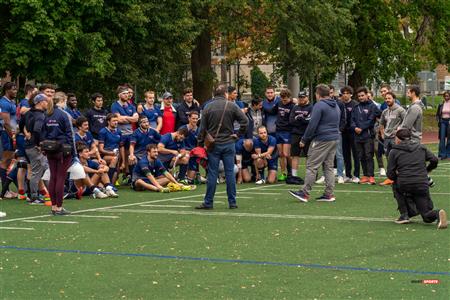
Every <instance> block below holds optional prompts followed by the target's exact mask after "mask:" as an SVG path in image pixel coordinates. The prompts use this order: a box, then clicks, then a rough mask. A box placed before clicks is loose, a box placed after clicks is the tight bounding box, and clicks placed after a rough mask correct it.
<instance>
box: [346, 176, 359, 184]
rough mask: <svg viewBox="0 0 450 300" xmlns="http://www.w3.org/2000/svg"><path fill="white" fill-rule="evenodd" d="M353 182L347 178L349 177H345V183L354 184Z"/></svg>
mask: <svg viewBox="0 0 450 300" xmlns="http://www.w3.org/2000/svg"><path fill="white" fill-rule="evenodd" d="M355 178H356V177H355ZM352 182H353V181H352V179H351V178H350V177H347V176H345V177H344V183H352Z"/></svg>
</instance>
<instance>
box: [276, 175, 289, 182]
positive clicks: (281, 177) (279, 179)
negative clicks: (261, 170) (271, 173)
mask: <svg viewBox="0 0 450 300" xmlns="http://www.w3.org/2000/svg"><path fill="white" fill-rule="evenodd" d="M286 178H287V176H286V174H284V173H283V174H279V175H278V177H277V180H278V181H285V180H286Z"/></svg>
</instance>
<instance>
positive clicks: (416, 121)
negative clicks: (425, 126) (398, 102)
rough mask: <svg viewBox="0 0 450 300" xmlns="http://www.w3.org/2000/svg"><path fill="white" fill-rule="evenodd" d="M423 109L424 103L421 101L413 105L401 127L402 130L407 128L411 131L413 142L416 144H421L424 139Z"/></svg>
mask: <svg viewBox="0 0 450 300" xmlns="http://www.w3.org/2000/svg"><path fill="white" fill-rule="evenodd" d="M423 108H424V106H423V103H422V101H420V100H417V101H416V102H413V103H411V105H410V106H409V108H408V110H407V111H406V115H405V118H404V119H403V123H402V125H401V128H407V129H409V130H410V131H411V140H412V141H413V142H416V143H420V140H421V139H422V119H423Z"/></svg>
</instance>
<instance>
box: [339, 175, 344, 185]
mask: <svg viewBox="0 0 450 300" xmlns="http://www.w3.org/2000/svg"><path fill="white" fill-rule="evenodd" d="M337 183H339V184H343V183H345V179H344V177H342V176H338V178H337Z"/></svg>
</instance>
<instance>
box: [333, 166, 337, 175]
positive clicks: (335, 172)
mask: <svg viewBox="0 0 450 300" xmlns="http://www.w3.org/2000/svg"><path fill="white" fill-rule="evenodd" d="M333 173H334V176H336V175H337V169H336V168H335V169H333Z"/></svg>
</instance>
